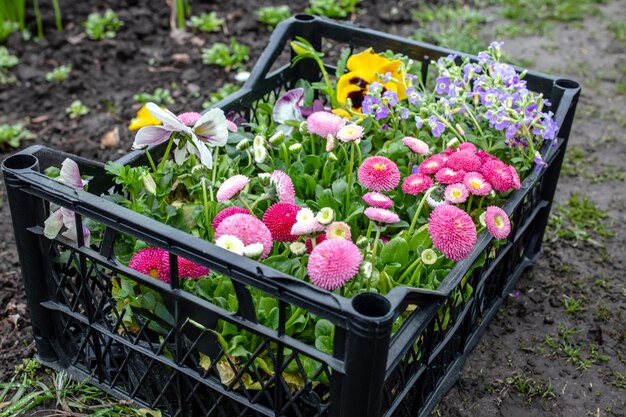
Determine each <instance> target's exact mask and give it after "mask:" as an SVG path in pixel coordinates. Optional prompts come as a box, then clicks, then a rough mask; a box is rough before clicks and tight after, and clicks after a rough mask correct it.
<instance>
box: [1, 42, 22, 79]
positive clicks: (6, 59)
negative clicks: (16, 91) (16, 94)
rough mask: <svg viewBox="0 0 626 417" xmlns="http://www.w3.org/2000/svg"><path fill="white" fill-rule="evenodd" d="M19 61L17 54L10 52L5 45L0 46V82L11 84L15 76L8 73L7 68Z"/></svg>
mask: <svg viewBox="0 0 626 417" xmlns="http://www.w3.org/2000/svg"><path fill="white" fill-rule="evenodd" d="M19 62H20V60H19V58H18V57H17V56H15V55H13V54H11V52H9V50H8V49H7V48H6V47H4V46H0V84H12V83H14V82H15V81H16V79H15V76H13V75H12V74H10V73H9V70H10V69H11V68H13V67H14V66H16V65H17V64H19Z"/></svg>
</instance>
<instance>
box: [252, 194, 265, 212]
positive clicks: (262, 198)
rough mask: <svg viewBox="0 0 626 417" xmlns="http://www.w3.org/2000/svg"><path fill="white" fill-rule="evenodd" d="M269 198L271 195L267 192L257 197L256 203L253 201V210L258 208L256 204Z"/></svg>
mask: <svg viewBox="0 0 626 417" xmlns="http://www.w3.org/2000/svg"><path fill="white" fill-rule="evenodd" d="M268 198H269V196H268V195H267V194H263V195H262V196H261V197H259V198H257V199H256V201H255V202H254V203H252V206H251V207H252V210H254V209H255V208H256V206H257V205H258V204H259V203H260V202H261V201H265V200H267V199H268Z"/></svg>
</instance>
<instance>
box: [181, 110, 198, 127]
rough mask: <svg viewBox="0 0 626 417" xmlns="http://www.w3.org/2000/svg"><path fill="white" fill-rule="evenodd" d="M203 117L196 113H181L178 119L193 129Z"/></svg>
mask: <svg viewBox="0 0 626 417" xmlns="http://www.w3.org/2000/svg"><path fill="white" fill-rule="evenodd" d="M201 117H202V115H201V114H200V113H196V112H195V111H190V112H187V113H181V114H179V115H178V118H179V119H180V121H181V122H183V124H184V125H185V126H189V127H192V126H193V125H195V124H196V122H197V121H198V120H200V118H201Z"/></svg>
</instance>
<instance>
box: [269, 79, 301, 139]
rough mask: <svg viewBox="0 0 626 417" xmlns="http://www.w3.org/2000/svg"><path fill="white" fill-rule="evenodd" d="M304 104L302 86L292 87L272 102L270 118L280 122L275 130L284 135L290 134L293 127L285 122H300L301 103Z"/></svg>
mask: <svg viewBox="0 0 626 417" xmlns="http://www.w3.org/2000/svg"><path fill="white" fill-rule="evenodd" d="M303 104H304V88H294V89H293V90H289V91H287V92H286V93H285V94H283V95H282V96H280V98H279V99H278V100H276V104H274V110H273V112H272V119H273V120H274V122H276V123H280V126H278V128H277V130H279V131H281V132H283V133H284V134H285V136H290V135H291V133H292V132H293V129H294V127H293V126H290V125H288V124H286V122H287V121H288V120H290V121H296V122H302V121H304V116H302V111H301V109H302V105H303Z"/></svg>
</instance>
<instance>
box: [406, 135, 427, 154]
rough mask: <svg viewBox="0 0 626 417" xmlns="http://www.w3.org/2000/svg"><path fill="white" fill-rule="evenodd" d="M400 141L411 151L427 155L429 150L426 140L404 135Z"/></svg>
mask: <svg viewBox="0 0 626 417" xmlns="http://www.w3.org/2000/svg"><path fill="white" fill-rule="evenodd" d="M402 143H404V145H405V146H406V147H407V148H409V150H410V151H411V152H413V153H416V154H418V155H428V152H429V150H430V149H429V147H428V144H427V143H426V142H424V141H423V140H420V139H417V138H414V137H412V136H405V137H404V138H403V139H402Z"/></svg>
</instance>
